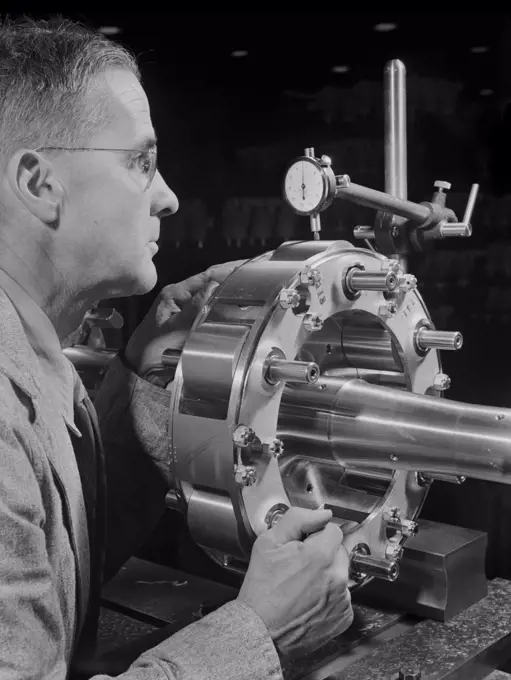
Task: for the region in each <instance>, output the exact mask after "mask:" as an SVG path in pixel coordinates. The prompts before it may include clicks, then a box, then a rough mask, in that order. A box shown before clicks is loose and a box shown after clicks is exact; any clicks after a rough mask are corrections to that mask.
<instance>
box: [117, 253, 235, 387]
mask: <svg viewBox="0 0 511 680" xmlns="http://www.w3.org/2000/svg"><path fill="white" fill-rule="evenodd" d="M244 262H245V260H236V261H234V262H226V263H225V264H219V265H215V266H213V267H210V268H209V269H207V270H206V271H205V272H202V273H201V274H196V275H195V276H191V277H190V278H189V279H186V281H182V282H181V283H172V284H170V285H169V286H165V288H163V289H162V290H161V291H160V293H159V294H158V296H157V298H156V300H155V301H154V302H153V304H152V306H151V309H150V310H149V312H148V313H147V314H146V316H145V318H144V320H143V321H142V322H141V323H140V325H139V326H138V327H137V328H136V329H135V332H134V333H133V335H132V336H131V338H130V340H129V342H128V345H127V347H126V351H125V353H124V356H125V358H126V360H127V361H128V363H129V364H130V365H131V366H132V367H133V369H134V370H135V371H136V372H137V373H138V375H140V376H142V377H143V376H145V375H147V374H148V373H150V372H151V371H158V370H160V369H161V368H162V362H161V355H162V353H163V351H164V350H165V349H167V348H171V349H176V350H181V349H182V348H183V346H184V344H185V342H186V338H187V336H188V333H189V332H190V328H191V327H192V325H193V322H194V321H195V318H196V316H197V314H198V313H199V311H200V310H201V309H202V307H203V306H204V305H205V304H206V302H207V300H208V298H209V297H210V295H211V294H212V293H213V291H214V290H215V288H216V287H217V286H218V284H220V283H222V282H223V281H224V280H225V279H226V278H227V277H228V276H229V274H231V273H232V272H233V271H234V270H235V269H237V268H238V267H239V266H240V265H242V264H243V263H244Z"/></svg>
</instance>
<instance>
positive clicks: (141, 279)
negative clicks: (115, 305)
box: [103, 262, 158, 298]
mask: <svg viewBox="0 0 511 680" xmlns="http://www.w3.org/2000/svg"><path fill="white" fill-rule="evenodd" d="M157 283H158V274H157V273H156V268H155V266H154V265H153V263H152V262H151V263H150V264H149V266H146V267H144V269H142V270H139V271H138V272H137V273H136V275H135V276H133V275H132V276H130V277H125V278H124V279H123V280H122V281H118V282H117V285H114V286H112V292H111V293H110V294H109V295H108V296H103V297H116V298H117V297H131V296H132V295H145V294H146V293H150V292H151V291H152V290H153V288H154V287H155V286H156V284H157Z"/></svg>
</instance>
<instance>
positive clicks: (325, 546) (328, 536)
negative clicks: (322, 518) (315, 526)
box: [304, 523, 343, 561]
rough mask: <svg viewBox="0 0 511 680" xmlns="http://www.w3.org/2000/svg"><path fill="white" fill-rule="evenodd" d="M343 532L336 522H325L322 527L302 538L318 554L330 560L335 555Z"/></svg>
mask: <svg viewBox="0 0 511 680" xmlns="http://www.w3.org/2000/svg"><path fill="white" fill-rule="evenodd" d="M342 540H343V533H342V531H341V530H340V529H339V527H338V526H337V525H336V524H332V523H330V524H327V525H326V527H325V528H324V529H322V530H321V531H317V532H315V533H313V534H311V535H310V536H307V538H306V539H305V540H304V543H306V544H307V545H310V546H311V548H313V550H314V551H315V552H316V553H317V554H318V555H323V556H324V557H326V559H327V561H331V560H333V559H334V558H335V556H336V555H337V552H338V551H339V548H340V547H341V545H342Z"/></svg>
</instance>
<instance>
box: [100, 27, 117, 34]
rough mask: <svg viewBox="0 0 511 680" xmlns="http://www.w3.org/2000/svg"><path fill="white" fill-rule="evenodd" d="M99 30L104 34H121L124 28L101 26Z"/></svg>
mask: <svg viewBox="0 0 511 680" xmlns="http://www.w3.org/2000/svg"><path fill="white" fill-rule="evenodd" d="M99 32H100V33H103V35H119V33H122V28H120V27H119V26H101V28H100V29H99Z"/></svg>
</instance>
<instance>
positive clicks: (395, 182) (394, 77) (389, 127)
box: [384, 59, 408, 199]
mask: <svg viewBox="0 0 511 680" xmlns="http://www.w3.org/2000/svg"><path fill="white" fill-rule="evenodd" d="M384 112H385V192H386V193H387V194H391V195H392V196H396V197H397V198H402V199H406V198H407V196H408V182H407V177H408V175H407V158H406V155H407V154H406V68H405V65H404V64H403V62H402V61H400V60H399V59H393V60H392V61H389V62H388V64H387V65H386V67H385V71H384Z"/></svg>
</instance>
